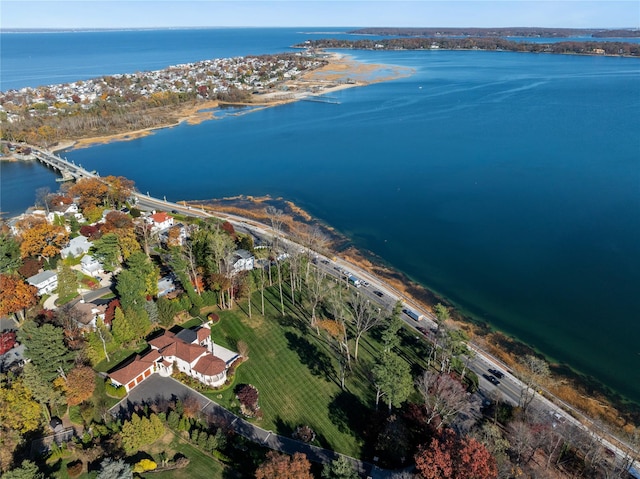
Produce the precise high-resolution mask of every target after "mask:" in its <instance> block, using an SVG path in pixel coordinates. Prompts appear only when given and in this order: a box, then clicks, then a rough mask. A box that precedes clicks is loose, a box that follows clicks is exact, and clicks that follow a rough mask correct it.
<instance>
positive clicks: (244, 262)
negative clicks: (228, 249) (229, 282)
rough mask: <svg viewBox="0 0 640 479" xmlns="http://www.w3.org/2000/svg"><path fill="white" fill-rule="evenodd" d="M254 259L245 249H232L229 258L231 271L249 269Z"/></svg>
mask: <svg viewBox="0 0 640 479" xmlns="http://www.w3.org/2000/svg"><path fill="white" fill-rule="evenodd" d="M254 260H255V258H254V256H253V255H252V254H251V253H249V252H248V251H247V250H246V249H239V250H236V251H234V252H233V254H232V255H231V258H230V259H229V264H230V265H231V273H232V274H238V273H239V272H240V271H251V270H252V269H253V267H254Z"/></svg>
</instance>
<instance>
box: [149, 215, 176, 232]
mask: <svg viewBox="0 0 640 479" xmlns="http://www.w3.org/2000/svg"><path fill="white" fill-rule="evenodd" d="M149 219H150V223H151V229H152V230H153V231H154V232H158V231H162V230H165V229H167V228H170V227H171V226H173V216H169V215H168V214H167V213H165V212H164V211H161V212H159V213H153V214H152V215H151V216H149Z"/></svg>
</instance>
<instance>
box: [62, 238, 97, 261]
mask: <svg viewBox="0 0 640 479" xmlns="http://www.w3.org/2000/svg"><path fill="white" fill-rule="evenodd" d="M91 245H92V243H91V241H89V240H88V239H87V238H86V237H85V236H82V235H80V236H76V237H75V238H72V239H71V241H69V244H68V245H67V246H66V247H64V248H62V249H61V250H60V256H62V257H63V258H68V257H69V256H73V257H74V258H79V257H80V256H82V255H83V254H85V253H87V252H88V251H89V248H91Z"/></svg>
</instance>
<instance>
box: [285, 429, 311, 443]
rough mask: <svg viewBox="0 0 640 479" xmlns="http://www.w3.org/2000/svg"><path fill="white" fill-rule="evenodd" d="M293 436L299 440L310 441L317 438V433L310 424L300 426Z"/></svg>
mask: <svg viewBox="0 0 640 479" xmlns="http://www.w3.org/2000/svg"><path fill="white" fill-rule="evenodd" d="M291 436H292V437H293V438H294V439H297V440H298V441H302V442H306V443H309V442H313V441H314V440H315V438H316V433H315V432H314V430H313V429H311V428H310V427H309V426H298V427H297V428H296V430H295V431H294V433H293V434H292V435H291Z"/></svg>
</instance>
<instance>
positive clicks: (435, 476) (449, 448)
mask: <svg viewBox="0 0 640 479" xmlns="http://www.w3.org/2000/svg"><path fill="white" fill-rule="evenodd" d="M415 460H416V468H417V469H418V471H419V472H420V475H421V477H423V478H424V479H495V478H496V477H498V468H497V466H496V460H495V458H494V457H493V456H492V455H491V454H490V453H489V451H488V450H487V448H486V447H485V446H484V445H483V444H481V443H480V442H478V441H476V440H475V439H473V438H470V437H463V438H461V437H460V436H458V435H457V434H456V433H455V432H454V431H453V430H452V429H445V430H443V431H442V432H441V433H440V436H439V437H434V438H433V439H432V440H431V444H430V445H429V446H428V447H426V446H422V447H420V449H419V450H418V452H417V453H416V455H415Z"/></svg>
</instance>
